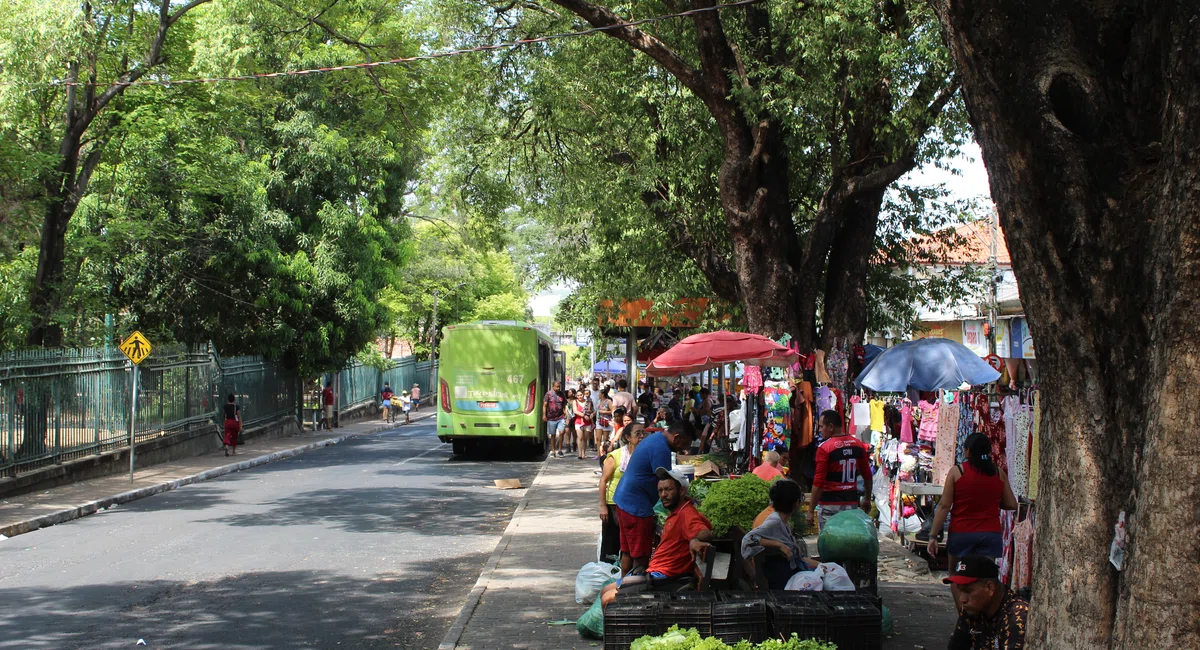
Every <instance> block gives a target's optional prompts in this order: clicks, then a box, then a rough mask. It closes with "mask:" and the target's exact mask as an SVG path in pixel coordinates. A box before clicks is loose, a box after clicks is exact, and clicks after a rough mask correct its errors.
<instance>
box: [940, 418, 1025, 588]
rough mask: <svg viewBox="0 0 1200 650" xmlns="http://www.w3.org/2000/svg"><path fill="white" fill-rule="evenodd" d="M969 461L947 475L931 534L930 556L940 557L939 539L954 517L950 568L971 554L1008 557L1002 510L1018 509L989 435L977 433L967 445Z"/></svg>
mask: <svg viewBox="0 0 1200 650" xmlns="http://www.w3.org/2000/svg"><path fill="white" fill-rule="evenodd" d="M963 447H964V448H965V449H966V454H967V462H965V463H963V464H962V465H957V466H955V467H954V468H952V469H951V470H950V473H949V474H947V475H946V485H945V486H944V487H943V488H942V499H941V501H939V502H938V507H937V513H936V514H935V515H934V517H933V527H932V528H930V529H929V530H930V535H929V547H928V551H929V555H930V557H934V558H936V557H937V553H938V537H940V536H941V533H942V526H943V525H944V524H945V523H946V516H947V515H950V535H949V537H947V538H946V553H947V554H948V555H949V556H950V566H955V564H957V562H958V559H959V558H961V557H964V556H967V555H982V556H984V557H990V558H998V557H1000V556H1001V555H1003V554H1004V538H1003V536H1002V532H1003V528H1001V524H1000V510H1001V509H1004V510H1016V509H1017V497H1016V496H1014V495H1013V491H1012V488H1011V487H1010V486H1009V484H1008V476H1006V475H1005V474H1004V472H1003V471H1001V470H1000V469H999V468H998V467H996V465H995V463H993V462H992V458H991V453H992V442H991V440H990V439H989V438H988V437H987V434H985V433H973V434H971V435H970V436H969V437H968V438H967V440H966V442H964V443H963Z"/></svg>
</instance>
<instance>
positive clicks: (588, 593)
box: [575, 562, 621, 605]
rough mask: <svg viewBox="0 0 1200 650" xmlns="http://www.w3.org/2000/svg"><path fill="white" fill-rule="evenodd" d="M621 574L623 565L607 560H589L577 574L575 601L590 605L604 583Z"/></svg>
mask: <svg viewBox="0 0 1200 650" xmlns="http://www.w3.org/2000/svg"><path fill="white" fill-rule="evenodd" d="M619 575H621V567H619V566H614V565H612V564H608V563H606V562H588V563H587V564H585V565H583V567H582V568H581V569H579V575H577V576H575V602H577V603H579V604H580V605H590V604H591V602H592V601H593V600H595V599H596V596H597V595H598V594H599V593H600V590H601V589H602V588H603V587H604V584H605V583H606V582H608V581H609V580H615V579H616V577H617V576H619Z"/></svg>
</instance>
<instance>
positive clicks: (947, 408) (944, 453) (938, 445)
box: [933, 393, 960, 485]
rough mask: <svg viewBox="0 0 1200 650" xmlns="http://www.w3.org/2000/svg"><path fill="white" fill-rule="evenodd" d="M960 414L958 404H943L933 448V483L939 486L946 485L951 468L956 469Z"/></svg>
mask: <svg viewBox="0 0 1200 650" xmlns="http://www.w3.org/2000/svg"><path fill="white" fill-rule="evenodd" d="M950 395H951V396H952V397H951V399H955V398H954V397H953V393H951V394H950ZM959 414H960V411H959V408H958V405H957V404H955V403H954V402H950V403H946V402H945V401H943V402H942V405H941V412H940V413H939V414H938V430H937V442H935V443H934V448H933V451H934V454H933V482H934V483H935V484H937V485H945V484H946V476H947V475H948V474H950V468H952V467H954V463H955V460H956V451H957V450H956V448H955V446H956V445H957V443H958V418H959Z"/></svg>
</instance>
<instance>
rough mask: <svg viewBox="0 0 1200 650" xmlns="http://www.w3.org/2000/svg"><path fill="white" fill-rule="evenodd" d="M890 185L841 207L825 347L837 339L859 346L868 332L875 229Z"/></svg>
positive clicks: (828, 284)
mask: <svg viewBox="0 0 1200 650" xmlns="http://www.w3.org/2000/svg"><path fill="white" fill-rule="evenodd" d="M886 191H887V190H886V188H879V189H876V190H871V191H869V192H862V193H859V194H855V195H853V196H851V197H850V198H849V199H848V200H847V201H846V202H845V204H844V205H843V206H841V210H842V216H841V217H840V218H839V222H840V223H841V224H842V226H841V228H840V229H839V231H838V234H837V237H836V238H835V239H834V243H833V246H832V247H831V248H830V252H829V266H828V269H827V270H826V271H825V305H824V307H825V309H824V314H825V318H824V320H822V328H821V347H822V348H823V349H825V350H828V349H830V347H832V346H833V343H834V341H840V342H841V343H842V344H847V343H848V344H850V345H856V344H858V343H860V342H861V341H862V340H863V336H864V335H865V334H866V331H867V300H868V296H867V270H868V268H869V267H870V265H871V261H872V260H871V257H872V255H873V254H874V253H875V230H876V229H877V228H878V226H879V212H880V210H882V208H883V195H884V193H885V192H886Z"/></svg>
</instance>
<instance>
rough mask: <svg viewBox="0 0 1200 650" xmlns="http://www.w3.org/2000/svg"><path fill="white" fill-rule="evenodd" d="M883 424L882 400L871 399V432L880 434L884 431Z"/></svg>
mask: <svg viewBox="0 0 1200 650" xmlns="http://www.w3.org/2000/svg"><path fill="white" fill-rule="evenodd" d="M883 422H884V418H883V400H881V399H873V400H871V431H878V432H880V433H882V432H883V431H884V426H883Z"/></svg>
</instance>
